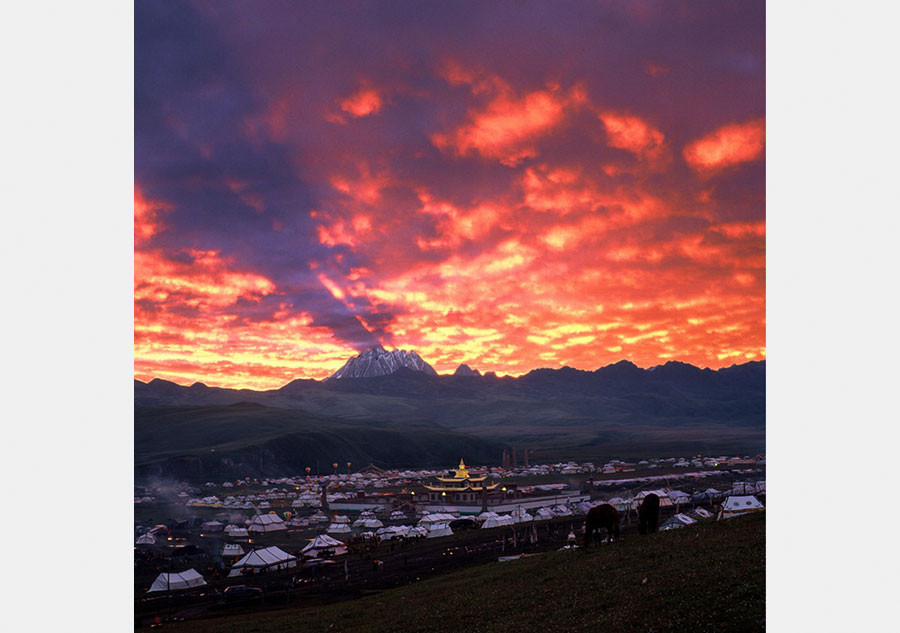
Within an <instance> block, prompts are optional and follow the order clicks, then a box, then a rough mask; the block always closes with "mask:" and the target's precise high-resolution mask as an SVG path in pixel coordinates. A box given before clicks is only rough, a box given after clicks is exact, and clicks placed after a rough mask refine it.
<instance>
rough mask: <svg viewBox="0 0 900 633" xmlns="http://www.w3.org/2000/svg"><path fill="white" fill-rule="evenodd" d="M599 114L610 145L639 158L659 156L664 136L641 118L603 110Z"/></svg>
mask: <svg viewBox="0 0 900 633" xmlns="http://www.w3.org/2000/svg"><path fill="white" fill-rule="evenodd" d="M599 116H600V119H601V120H602V121H603V125H604V126H605V127H606V134H607V137H608V142H609V144H610V145H611V146H612V147H617V148H619V149H624V150H627V151H629V152H631V153H632V154H635V155H636V156H638V157H641V158H648V159H657V158H659V157H661V155H662V153H663V150H664V148H663V141H664V140H665V136H664V135H663V133H662V132H660V131H659V130H657V129H656V128H654V127H652V126H651V125H650V124H648V123H647V122H646V121H644V120H643V119H641V118H639V117H636V116H631V115H627V114H616V113H614V112H604V113H602V114H600V115H599Z"/></svg>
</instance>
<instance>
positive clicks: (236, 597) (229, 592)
mask: <svg viewBox="0 0 900 633" xmlns="http://www.w3.org/2000/svg"><path fill="white" fill-rule="evenodd" d="M262 594H263V590H262V589H260V588H259V587H248V586H247V585H231V586H230V587H226V588H225V591H224V592H223V593H222V595H223V596H224V597H225V602H237V601H241V600H253V599H256V598H261V597H262Z"/></svg>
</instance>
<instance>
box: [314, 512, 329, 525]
mask: <svg viewBox="0 0 900 633" xmlns="http://www.w3.org/2000/svg"><path fill="white" fill-rule="evenodd" d="M309 522H310V523H328V517H327V516H325V515H324V514H322V512H316V513H315V514H313V515H312V516H311V517H309Z"/></svg>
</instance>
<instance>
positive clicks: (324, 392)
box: [134, 361, 766, 466]
mask: <svg viewBox="0 0 900 633" xmlns="http://www.w3.org/2000/svg"><path fill="white" fill-rule="evenodd" d="M765 367H766V366H765V361H754V362H749V363H744V364H742V365H734V366H732V367H728V368H723V369H719V370H710V369H700V368H698V367H694V366H693V365H689V364H687V363H679V362H668V363H666V364H664V365H660V366H657V367H653V368H650V369H641V368H640V367H637V366H636V365H634V364H633V363H631V362H628V361H620V362H618V363H615V364H613V365H608V366H606V367H601V368H599V369H597V370H595V371H584V370H579V369H573V368H571V367H563V368H561V369H536V370H534V371H531V372H529V373H527V374H525V375H523V376H520V377H518V378H514V377H509V376H505V377H497V376H496V375H492V374H491V373H488V374H485V375H483V376H472V375H452V376H447V375H443V376H438V375H430V374H427V373H425V372H423V371H419V370H415V369H410V368H407V367H400V368H398V369H397V370H396V371H394V372H393V373H390V374H387V375H383V376H374V377H363V378H342V379H340V380H327V381H317V380H294V381H292V382H290V383H288V384H286V385H284V386H283V387H281V388H280V389H273V390H269V391H252V390H246V389H242V390H233V389H222V388H217V387H203V388H195V387H181V386H179V385H176V384H174V383H171V382H167V381H162V380H153V381H151V382H150V383H143V382H140V381H135V383H134V384H135V392H134V399H135V406H136V411H137V409H139V408H141V407H147V406H194V407H198V406H199V407H209V406H217V407H226V411H228V412H230V414H231V415H232V416H233V417H235V418H238V417H240V416H243V415H244V414H245V413H246V412H247V411H248V410H250V406H248V405H254V404H255V405H263V406H265V407H266V408H276V409H280V410H288V411H289V410H292V409H298V410H302V411H303V412H304V414H305V415H309V416H318V419H321V422H320V424H321V425H322V427H323V428H328V427H329V426H330V425H334V424H337V423H338V422H343V423H347V424H354V425H358V426H354V429H353V430H347V432H348V433H351V434H352V433H357V432H358V431H359V430H360V429H362V428H366V427H367V426H372V425H376V424H378V425H381V426H380V427H379V428H384V429H390V428H397V429H405V428H408V427H409V426H410V425H429V426H430V427H432V428H441V429H443V430H445V431H447V432H456V433H460V434H464V435H466V436H474V437H477V438H482V439H484V440H488V441H491V442H497V443H500V444H505V445H520V446H527V447H529V448H530V449H531V450H532V451H540V450H545V451H549V452H550V453H553V454H554V455H559V456H560V457H562V456H565V455H572V456H573V457H575V456H577V455H582V454H583V455H588V456H589V455H597V454H600V455H610V456H613V455H629V454H637V453H642V454H648V455H653V454H660V451H664V450H665V451H674V452H677V453H679V454H680V453H697V452H723V451H734V452H759V451H763V450H764V449H765V389H766V372H765ZM238 403H241V406H240V407H235V408H232V407H228V405H234V404H238ZM376 421H377V422H376ZM136 423H137V422H136ZM248 424H249V423H248ZM254 424H255V423H254ZM348 441H349V440H348ZM140 449H141V447H140V446H139V445H137V440H136V451H139V450H140ZM373 450H374V449H373ZM548 454H549V453H548ZM404 459H405V457H404ZM497 459H499V457H497V458H495V459H494V460H493V461H496V460H497ZM401 461H402V460H401ZM382 463H384V464H386V465H387V464H388V463H390V465H397V466H401V465H411V464H401V463H400V462H399V461H396V460H395V461H393V462H391V461H390V460H385V461H383V462H382ZM430 465H440V464H439V463H437V462H435V463H432V464H430Z"/></svg>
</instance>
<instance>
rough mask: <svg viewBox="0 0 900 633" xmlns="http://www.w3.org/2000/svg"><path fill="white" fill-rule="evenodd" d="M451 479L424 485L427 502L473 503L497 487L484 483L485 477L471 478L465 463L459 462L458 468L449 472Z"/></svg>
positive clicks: (441, 478)
mask: <svg viewBox="0 0 900 633" xmlns="http://www.w3.org/2000/svg"><path fill="white" fill-rule="evenodd" d="M451 472H453V476H452V477H437V483H435V484H433V485H430V486H429V485H427V484H426V485H425V488H426V489H427V490H428V501H438V502H443V503H475V502H478V501H481V500H482V499H483V498H485V497H486V495H487V493H489V492H491V491H493V490H494V489H496V488H497V486H499V485H500V484H499V483H495V484H489V483H486V482H485V479H487V475H484V476H480V477H473V476H472V475H471V474H469V471H468V469H467V468H466V464H465V462H463V460H459V467H458V468H457V469H456V470H454V471H451Z"/></svg>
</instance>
